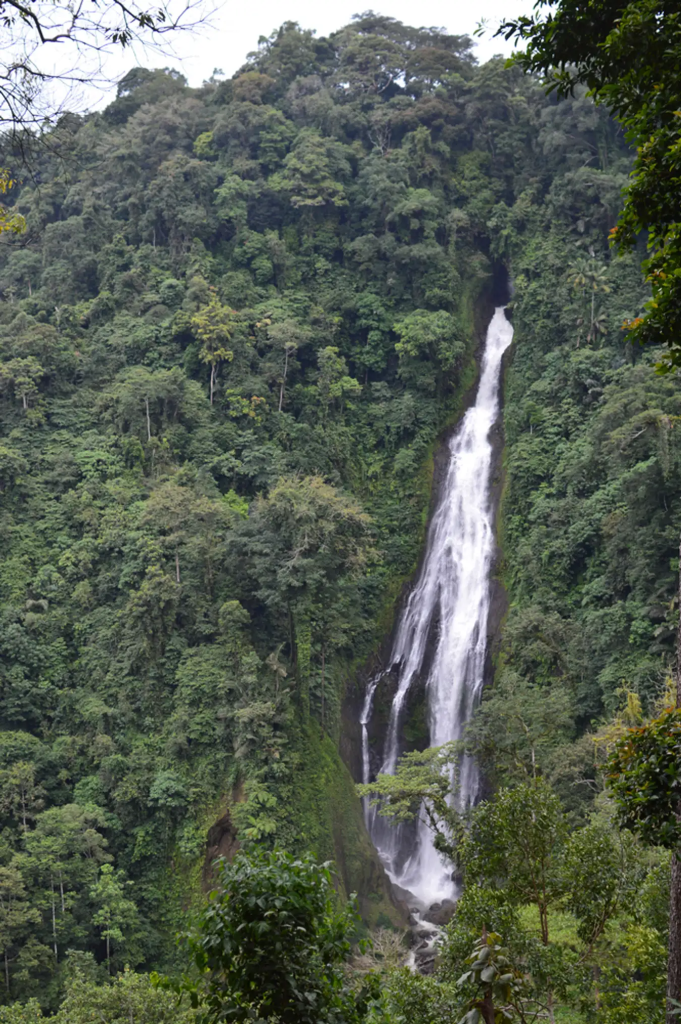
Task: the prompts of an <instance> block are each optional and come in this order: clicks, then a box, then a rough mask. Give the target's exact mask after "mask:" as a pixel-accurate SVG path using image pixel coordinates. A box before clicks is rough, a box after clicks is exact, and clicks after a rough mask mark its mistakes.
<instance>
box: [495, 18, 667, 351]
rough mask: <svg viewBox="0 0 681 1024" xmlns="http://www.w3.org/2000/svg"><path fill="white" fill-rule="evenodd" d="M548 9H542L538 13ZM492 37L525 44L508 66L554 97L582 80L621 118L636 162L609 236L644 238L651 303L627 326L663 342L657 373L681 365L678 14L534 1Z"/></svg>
mask: <svg viewBox="0 0 681 1024" xmlns="http://www.w3.org/2000/svg"><path fill="white" fill-rule="evenodd" d="M547 8H548V11H545V9H547ZM535 12H536V13H533V14H532V15H528V16H523V17H520V18H518V19H517V20H515V21H509V22H506V23H505V24H503V25H502V26H501V28H500V29H499V33H500V34H502V35H504V36H505V37H506V38H507V39H510V38H515V39H516V41H517V42H518V43H519V44H524V46H525V50H524V52H522V53H519V54H518V55H517V56H516V57H515V58H514V60H515V62H516V63H518V64H520V66H521V67H523V68H524V69H525V70H526V71H529V72H533V73H539V74H540V75H542V76H543V77H544V78H545V80H546V81H547V82H548V83H549V86H550V88H551V89H555V90H557V92H558V93H559V95H561V96H568V95H571V94H572V93H573V91H574V89H575V86H576V85H578V84H580V83H583V84H585V85H586V86H587V87H588V88H589V90H590V95H591V96H593V98H594V99H595V100H596V102H599V103H603V104H605V106H607V107H608V108H609V109H610V110H611V111H612V112H613V113H614V114H615V115H616V116H617V118H618V119H619V121H620V123H621V124H622V126H623V127H624V130H625V132H626V133H627V138H628V139H629V141H630V142H631V143H633V144H634V145H635V146H636V148H637V157H636V162H635V164H634V170H633V172H632V175H631V178H630V180H629V184H628V186H627V188H626V189H625V192H624V198H625V202H624V208H623V210H622V213H621V214H620V217H619V221H618V223H617V226H616V227H614V228H613V229H612V231H611V240H612V241H613V242H616V243H618V244H620V245H621V246H622V247H623V248H624V249H631V248H633V247H634V246H635V244H636V242H637V239H638V237H639V236H640V235H641V234H643V233H647V240H648V249H649V251H650V258H649V259H648V260H647V261H646V262H645V263H644V269H645V271H646V275H647V279H648V281H649V283H650V285H651V287H652V292H653V295H652V299H651V300H650V301H649V302H648V303H647V304H646V307H645V312H644V314H643V315H642V316H638V317H635V318H634V319H632V320H630V321H628V322H627V323H626V324H625V326H627V327H628V329H629V332H630V337H631V338H632V340H635V341H638V342H641V343H654V344H660V343H661V342H662V343H664V344H665V345H666V346H667V348H668V350H669V351H668V353H667V354H666V355H665V357H664V359H663V361H662V362H661V363H660V364H659V368H660V369H661V370H668V369H670V368H671V367H673V366H679V365H681V342H680V340H679V339H681V202H680V200H679V195H680V194H681V191H680V186H681V130H680V129H681V123H680V119H679V110H680V109H681V78H679V74H678V68H679V61H680V60H681V11H679V10H678V9H674V8H673V6H672V5H670V4H667V3H663V2H660V0H634V2H632V3H628V4H623V3H619V2H617V0H595V2H591V3H588V4H585V3H582V2H581V0H561V2H560V3H558V4H557V5H553V4H550V3H549V0H540V2H539V3H538V4H536V6H535Z"/></svg>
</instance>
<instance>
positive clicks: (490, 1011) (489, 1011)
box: [476, 988, 495, 1024]
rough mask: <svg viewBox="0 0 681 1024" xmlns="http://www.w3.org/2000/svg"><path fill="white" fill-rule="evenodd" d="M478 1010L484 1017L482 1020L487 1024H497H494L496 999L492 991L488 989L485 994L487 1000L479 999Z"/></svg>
mask: <svg viewBox="0 0 681 1024" xmlns="http://www.w3.org/2000/svg"><path fill="white" fill-rule="evenodd" d="M476 1008H477V1009H478V1011H479V1012H480V1014H481V1015H482V1019H483V1020H484V1022H485V1024H495V1022H494V1016H495V1014H494V997H493V996H492V989H491V988H488V989H487V991H486V992H485V998H484V999H479V1000H478V1001H477V1003H476Z"/></svg>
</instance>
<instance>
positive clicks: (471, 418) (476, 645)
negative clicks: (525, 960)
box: [360, 306, 513, 905]
mask: <svg viewBox="0 0 681 1024" xmlns="http://www.w3.org/2000/svg"><path fill="white" fill-rule="evenodd" d="M512 338H513V328H512V326H511V324H510V323H509V321H508V320H507V319H506V316H505V314H504V308H503V307H502V306H499V307H498V308H497V309H496V310H495V312H494V316H493V318H492V320H491V322H490V325H489V327H488V329H487V338H486V342H485V351H484V355H483V361H482V372H481V374H480V383H479V385H478V392H477V396H476V400H475V404H474V405H473V406H471V408H470V409H469V410H468V411H467V412H466V414H465V416H464V418H463V420H462V422H461V426H460V427H459V429H458V430H457V431H456V433H455V434H454V435H453V436H452V438H451V440H450V441H449V450H450V459H449V466H448V469H447V476H446V479H445V481H444V484H443V487H442V494H441V496H440V500H439V503H438V506H437V509H436V511H435V514H434V515H433V518H432V521H431V523H430V527H429V530H428V538H427V544H426V553H425V558H424V560H423V565H422V568H421V572H420V574H419V576H418V579H417V581H416V584H415V586H414V588H413V590H412V591H411V594H410V595H409V599H408V601H407V603H406V605H405V607H404V610H403V612H402V614H401V616H400V620H399V623H398V626H397V631H396V634H395V640H394V643H393V649H392V652H391V656H390V662H389V665H388V668H387V670H386V673H384V675H385V674H387V672H390V671H391V670H393V671H394V672H396V674H397V691H396V693H395V697H394V699H393V704H392V708H391V711H390V720H389V722H388V731H387V735H386V741H385V748H384V757H383V764H382V766H381V768H380V771H381V772H383V773H388V774H391V775H392V774H393V773H394V771H395V767H396V764H397V760H398V757H399V753H400V747H399V731H400V726H401V725H402V711H403V708H404V705H405V701H406V698H407V694H408V693H409V690H410V687H411V685H412V683H413V682H414V681H415V680H416V679H417V678H418V677H419V675H420V674H421V672H422V671H423V669H424V665H425V662H426V654H427V653H428V651H427V648H428V641H429V636H430V635H431V632H432V627H433V626H434V625H436V626H437V637H436V641H435V643H436V646H435V651H434V653H433V657H432V661H431V663H430V668H429V670H428V676H427V681H426V690H427V699H428V720H429V728H430V746H440V745H441V744H443V743H447V742H448V741H450V740H458V739H461V737H462V735H463V730H464V728H465V725H466V723H467V722H468V721H469V719H470V717H471V715H472V713H473V711H474V709H475V707H476V705H477V703H478V701H479V700H480V695H481V691H482V685H483V673H484V667H485V655H486V646H487V618H488V614H489V605H490V583H489V574H490V566H491V561H492V556H493V552H494V532H493V509H492V507H491V500H490V473H491V467H492V445H491V443H490V440H489V433H490V430H491V428H492V426H493V425H494V423H495V421H496V419H497V416H498V414H499V381H500V371H501V359H502V356H503V354H504V352H505V351H506V349H507V348H508V346H509V345H510V344H511V340H512ZM381 678H383V676H378V677H376V678H374V679H372V680H371V682H370V684H369V686H368V688H367V693H366V698H365V702H364V707H363V709H362V715H361V718H360V724H361V726H362V761H363V771H364V779H363V781H364V782H369V781H370V775H369V773H370V764H369V738H368V729H367V726H368V723H369V721H370V719H371V714H372V710H373V702H374V697H375V693H376V689H377V686H378V684H379V682H380V680H381ZM478 785H479V779H478V772H477V769H476V766H475V764H473V763H472V762H471V761H470V760H469V759H465V760H464V763H463V764H462V765H461V773H460V793H459V800H460V803H461V806H464V807H465V806H469V805H470V804H472V803H473V802H474V801H475V799H476V797H477V794H478ZM366 815H367V827H368V828H369V831H370V833H371V837H372V839H373V841H374V844H375V846H376V848H377V850H378V852H379V854H380V856H381V859H382V860H383V863H384V865H385V867H386V870H387V871H388V874H389V875H390V877H391V878H392V880H393V881H394V882H396V883H397V884H398V885H400V886H402V887H403V888H405V889H409V890H410V892H412V893H413V894H414V896H416V897H417V898H418V899H419V900H420V901H422V902H423V903H424V904H425V905H428V904H431V903H433V902H439V901H441V900H443V899H445V898H451V897H452V895H454V885H453V883H452V881H451V867H450V868H449V869H447V867H446V865H445V863H444V862H443V860H442V858H441V857H440V855H439V854H438V853H437V851H436V850H435V849H434V847H433V844H432V840H431V835H430V832H429V831H428V829H427V828H426V827H425V825H423V824H420V825H419V829H418V833H417V841H416V844H415V847H414V849H413V851H412V852H411V854H410V855H408V856H407V857H406V859H405V855H404V849H403V846H404V843H403V838H404V830H403V829H400V828H396V827H395V826H394V825H392V824H391V823H390V822H388V821H386V819H385V818H382V817H380V816H379V815H377V814H376V812H375V809H373V808H370V807H367V808H366Z"/></svg>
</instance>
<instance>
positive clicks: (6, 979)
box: [5, 950, 9, 995]
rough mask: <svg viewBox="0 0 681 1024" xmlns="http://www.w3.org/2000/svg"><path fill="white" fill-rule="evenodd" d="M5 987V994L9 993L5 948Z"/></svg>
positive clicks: (7, 962)
mask: <svg viewBox="0 0 681 1024" xmlns="http://www.w3.org/2000/svg"><path fill="white" fill-rule="evenodd" d="M5 988H6V989H7V995H9V961H8V959H7V950H5Z"/></svg>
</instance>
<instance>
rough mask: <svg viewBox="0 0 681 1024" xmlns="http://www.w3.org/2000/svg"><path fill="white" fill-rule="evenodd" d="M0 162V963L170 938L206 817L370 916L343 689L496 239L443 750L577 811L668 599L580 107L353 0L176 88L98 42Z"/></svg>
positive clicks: (623, 300) (667, 629)
mask: <svg viewBox="0 0 681 1024" xmlns="http://www.w3.org/2000/svg"><path fill="white" fill-rule="evenodd" d="M0 162H2V164H3V165H6V166H7V167H8V168H10V170H11V171H12V174H13V176H14V177H16V178H17V179H19V184H18V185H17V186H16V187H15V188H14V189H13V191H12V193H11V195H10V201H11V202H13V203H14V204H15V207H16V209H17V210H18V211H19V212H21V213H22V214H23V215H24V216H25V218H26V224H27V228H26V231H25V233H24V234H22V235H19V236H14V237H8V236H7V235H3V236H2V238H1V239H0V243H1V244H0V292H1V294H2V303H1V305H0V360H1V361H0V429H1V433H2V436H1V438H0V480H1V488H2V536H3V553H2V559H1V560H0V600H1V602H2V611H1V614H2V627H1V630H0V644H1V650H0V654H1V658H2V660H1V662H0V721H1V722H2V732H0V771H1V772H2V805H1V807H0V813H2V819H3V820H2V833H1V837H0V838H1V845H0V946H1V947H2V949H0V954H1V956H2V957H3V958H4V963H5V971H6V974H5V986H4V990H3V995H2V998H3V999H4V1000H5V1001H11V1000H12V999H16V998H26V997H28V996H37V997H38V998H39V999H40V1001H41V1002H42V1003H43V1005H44V1006H45V1007H46V1008H53V1007H54V1006H55V1005H56V1003H57V1002H58V1000H59V998H60V995H61V993H62V990H63V983H64V978H65V977H66V975H67V974H68V972H69V971H72V969H73V964H74V963H77V962H78V958H79V957H80V958H81V961H82V962H83V963H85V959H84V958H83V954H85V953H90V954H93V955H94V957H95V958H96V959H97V961H98V962H99V963H101V964H106V967H107V968H108V969H109V971H114V972H115V971H118V970H121V969H122V968H123V966H124V965H125V964H128V965H130V966H132V967H134V968H139V969H140V970H149V969H152V968H168V967H169V966H172V965H173V964H174V963H176V962H177V961H176V959H175V958H176V954H175V953H174V947H173V935H174V932H175V931H176V930H177V928H178V927H179V926H180V925H181V923H182V918H183V911H184V910H186V909H187V908H189V907H192V906H197V905H198V904H199V903H200V902H201V892H202V888H201V885H202V872H203V871H204V861H205V858H206V846H207V836H208V831H209V829H210V828H211V826H215V823H216V822H218V823H219V824H218V825H217V826H215V827H214V828H213V829H212V832H211V843H212V844H213V846H212V847H211V849H212V851H213V852H216V850H219V852H226V851H227V850H229V849H231V848H232V845H233V841H234V834H235V829H238V831H239V836H240V838H241V839H242V840H246V841H258V842H260V843H261V844H262V845H264V846H272V845H274V844H277V845H279V846H282V847H284V848H286V849H288V850H291V851H293V852H296V853H298V852H304V851H307V850H311V851H313V852H314V853H315V854H316V855H318V856H319V857H321V858H327V857H329V858H335V859H336V861H337V862H338V865H339V874H340V877H341V880H342V885H343V886H344V887H345V889H346V890H347V892H349V891H351V890H352V889H359V890H360V893H361V896H362V901H363V912H364V916H365V919H366V920H367V921H368V923H370V924H372V925H373V924H376V923H379V924H384V925H387V924H390V921H391V920H393V921H394V922H397V921H398V918H397V916H396V913H395V911H394V909H393V908H392V906H391V904H390V902H389V900H388V899H387V896H386V888H385V881H384V879H383V878H382V875H381V872H380V870H379V867H378V863H377V861H376V857H375V854H374V852H373V851H372V849H371V847H370V843H369V840H368V837H367V835H366V833H365V831H364V827H363V824H362V819H361V812H360V805H359V802H358V800H357V799H356V797H355V795H354V790H353V785H352V780H351V778H350V775H349V772H348V771H347V769H346V768H345V767H344V766H343V764H342V762H341V760H340V757H339V755H338V741H339V736H340V731H341V706H342V702H343V699H344V696H345V693H346V690H347V688H348V687H349V686H351V685H353V680H354V679H355V678H356V676H357V673H358V671H359V670H360V668H361V666H363V665H364V664H365V663H366V662H367V660H368V659H369V658H370V657H371V655H372V652H374V651H375V650H376V649H377V647H378V645H379V643H380V642H381V640H382V638H383V637H384V635H385V633H386V631H387V630H388V628H389V626H390V623H391V619H392V615H393V609H394V603H395V600H396V598H397V596H398V594H399V592H400V589H401V587H402V585H403V583H404V582H405V580H407V579H408V577H409V575H410V574H411V572H412V571H413V569H414V567H415V565H416V562H417V560H418V556H419V552H420V545H421V541H422V538H423V530H424V525H425V518H426V514H427V509H428V504H429V498H430V471H431V462H430V459H431V454H432V451H433V448H434V446H435V444H436V441H437V439H438V437H439V435H440V434H441V432H442V430H443V429H444V428H445V427H446V426H447V425H448V424H451V423H452V422H453V420H454V418H455V417H456V415H457V412H458V410H459V409H460V402H461V397H462V395H463V393H464V391H465V390H466V388H468V387H469V386H470V384H471V383H472V382H473V380H474V376H475V365H474V354H475V348H476V343H477V340H478V339H479V334H480V327H481V326H482V325H483V323H482V322H483V319H484V316H485V315H486V313H487V312H488V310H489V307H490V303H491V300H492V298H493V291H494V282H495V281H499V279H500V278H501V277H502V276H503V274H504V273H508V275H509V276H510V279H511V280H512V284H513V298H512V302H511V306H510V308H511V311H512V316H513V320H514V325H515V330H516V340H515V344H514V350H513V352H512V353H511V357H510V359H509V361H508V365H507V370H506V389H505V412H504V418H505V430H506V439H507V449H506V455H505V471H506V484H505V491H504V497H503V502H502V515H501V518H500V524H499V530H500V543H501V547H502V551H503V565H502V569H501V574H502V577H503V581H504V583H505V585H506V587H507V591H508V595H509V605H510V607H509V613H508V617H507V621H506V624H505V627H504V633H503V644H502V652H501V655H500V659H499V666H498V672H497V682H496V685H495V688H494V690H493V691H492V694H491V697H490V699H489V700H487V701H486V702H485V704H484V706H483V711H482V714H481V715H480V717H479V720H478V724H477V726H476V729H477V735H478V741H477V742H478V754H479V756H481V757H483V758H485V757H486V758H487V760H486V762H485V764H486V769H487V772H488V775H489V778H490V780H496V781H505V780H508V779H509V778H513V777H514V773H517V772H518V771H520V770H521V768H519V766H525V767H526V766H528V765H530V766H531V765H536V764H537V762H538V763H539V764H540V770H541V771H542V772H544V774H545V775H546V776H547V778H549V780H550V781H551V782H552V784H553V785H554V786H555V789H556V792H557V793H558V794H559V796H560V797H561V799H562V800H563V801H564V805H565V808H566V809H567V811H568V812H569V814H570V816H571V821H572V823H573V824H582V823H583V822H584V821H585V820H586V818H587V816H588V814H589V813H590V810H591V806H592V802H593V798H594V794H595V792H596V790H597V789H598V788H599V785H600V783H597V782H596V781H595V780H596V774H597V773H596V770H595V768H594V752H593V742H592V740H591V739H590V738H589V737H588V735H587V732H589V731H593V730H594V729H597V728H598V727H599V726H600V725H602V724H603V723H605V722H606V721H608V720H609V719H611V718H612V717H613V715H615V713H616V712H617V710H618V709H619V708H621V707H622V706H623V705H626V703H627V699H629V705H630V706H631V705H632V698H631V697H629V698H627V694H628V693H629V692H630V691H631V693H634V694H637V695H638V697H640V700H641V701H642V702H643V705H644V706H645V707H646V708H651V707H653V706H654V705H655V703H656V701H658V700H659V698H660V694H661V692H662V690H663V689H664V680H665V675H666V673H667V671H668V665H669V661H670V658H671V654H672V647H673V637H672V632H673V629H674V618H675V615H677V614H678V609H677V608H676V607H675V605H674V603H673V601H674V590H675V573H676V571H677V567H678V553H677V543H678V524H679V521H680V519H681V507H680V506H681V461H680V459H679V454H680V452H681V449H680V448H679V442H678V441H677V435H678V433H679V428H678V425H677V424H678V417H679V415H680V414H681V391H680V390H679V386H678V383H677V382H676V380H675V378H672V377H667V378H659V377H656V375H655V373H654V371H653V369H652V368H651V366H650V365H649V362H650V357H649V355H648V354H646V355H642V354H641V353H640V352H638V351H634V350H632V349H631V348H628V347H627V344H626V342H625V340H624V335H623V333H622V330H621V324H622V321H623V320H624V319H625V317H627V316H635V315H636V314H637V313H638V311H639V308H640V306H641V303H642V302H643V301H644V298H645V290H644V286H643V283H642V278H641V274H640V269H639V266H638V260H637V258H636V256H635V255H632V256H628V257H625V258H623V259H617V258H615V256H614V255H611V254H610V252H609V250H608V245H607V237H608V231H609V229H610V228H611V227H612V225H613V223H614V221H615V218H616V215H617V210H618V207H619V202H620V190H621V187H622V185H623V184H624V181H625V179H626V175H627V174H628V172H629V168H630V153H629V150H628V148H627V146H626V144H625V142H624V140H623V138H622V135H621V132H620V131H619V129H618V128H617V126H616V124H615V123H614V122H613V121H612V120H611V119H610V118H609V117H608V115H607V112H606V111H604V110H603V109H601V108H596V107H594V105H593V104H592V103H591V101H590V100H588V99H587V98H585V96H584V95H583V94H578V95H577V96H576V97H574V98H572V99H569V100H564V101H560V102H558V101H557V100H556V98H555V97H547V96H546V95H545V93H544V91H543V89H542V88H541V86H540V85H539V84H538V83H537V82H536V81H534V80H533V79H532V78H529V77H525V76H523V75H522V73H521V72H520V70H518V69H507V68H505V66H504V62H503V60H501V59H497V60H493V61H490V62H489V63H487V64H485V65H483V66H477V65H476V63H475V61H474V59H473V57H472V55H471V48H470V41H469V40H468V39H466V38H463V37H455V36H447V35H444V34H442V33H439V32H437V31H435V30H425V29H412V28H408V27H406V26H403V25H402V24H400V23H399V22H395V21H393V20H391V19H388V18H381V17H377V16H376V17H374V16H369V15H367V16H362V17H361V18H359V19H356V20H355V21H353V23H352V24H351V25H349V26H347V27H346V28H344V29H342V30H341V31H340V32H338V33H336V34H334V35H333V36H331V37H330V38H328V39H317V38H316V37H315V36H314V35H313V34H311V33H309V32H305V31H302V30H300V29H299V28H298V27H297V26H295V25H293V24H290V23H287V24H285V25H284V26H283V27H282V28H281V29H280V30H279V32H276V33H275V34H274V35H273V36H271V37H270V38H269V39H268V40H267V41H266V42H264V43H262V44H261V46H260V47H259V49H258V51H257V53H255V54H254V55H252V57H251V59H250V60H249V63H248V64H247V65H246V66H245V67H244V68H243V69H242V70H241V71H240V72H239V73H238V74H237V75H236V76H235V77H234V78H233V79H230V80H214V79H211V80H210V81H208V82H206V83H205V84H204V85H203V86H202V87H201V88H200V89H191V88H189V87H188V86H187V84H186V82H185V81H184V79H183V78H182V76H181V75H180V74H179V73H177V72H175V71H169V70H167V69H166V70H156V71H150V70H145V69H135V70H133V71H131V72H130V73H129V74H128V75H126V76H125V78H124V79H123V80H122V81H121V83H120V85H119V88H118V95H117V98H116V99H115V100H114V101H113V102H112V103H111V105H110V106H109V107H107V108H106V110H104V111H103V112H101V113H95V114H92V115H89V116H87V117H83V118H80V117H76V116H67V117H64V118H63V119H62V121H61V122H60V124H59V126H58V128H57V129H55V131H54V132H53V133H52V134H51V136H50V139H49V146H47V147H45V148H44V149H43V150H42V151H41V153H40V155H39V157H37V158H36V159H35V160H34V162H33V165H32V166H31V168H30V169H29V170H25V169H22V168H21V166H20V162H19V158H18V155H17V154H15V153H13V152H11V151H10V150H9V149H6V151H5V152H4V153H3V155H2V159H1V161H0ZM509 708H510V709H511V711H512V713H510V714H509ZM546 708H549V709H550V714H548V715H547V714H546V713H545V709H546ZM538 709H542V710H541V712H540V711H539V710H538ZM528 725H529V729H528V728H527V727H526V726H528ZM528 737H529V738H528ZM651 863H652V862H651ZM653 866H655V865H653ZM643 876H645V870H642V875H641V877H643ZM3 901H4V902H3ZM10 904H11V913H9V912H7V913H6V912H5V910H4V909H3V908H4V907H5V906H9V905H10ZM3 915H4V916H3ZM656 921H658V919H657V918H656ZM67 951H72V952H69V953H68V955H67ZM88 962H89V961H88ZM128 983H129V982H128ZM74 1019H75V1018H74ZM159 1019H160V1018H159ZM164 1019H165V1018H164ZM414 1019H416V1018H414ZM433 1019H435V1018H433Z"/></svg>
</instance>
